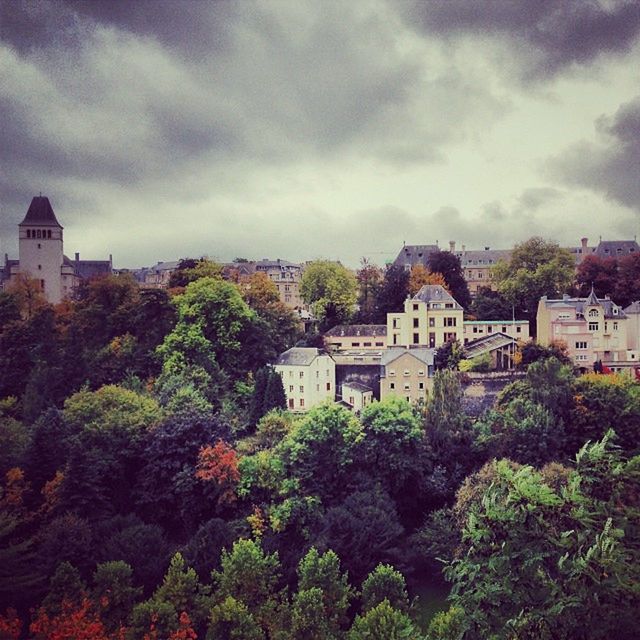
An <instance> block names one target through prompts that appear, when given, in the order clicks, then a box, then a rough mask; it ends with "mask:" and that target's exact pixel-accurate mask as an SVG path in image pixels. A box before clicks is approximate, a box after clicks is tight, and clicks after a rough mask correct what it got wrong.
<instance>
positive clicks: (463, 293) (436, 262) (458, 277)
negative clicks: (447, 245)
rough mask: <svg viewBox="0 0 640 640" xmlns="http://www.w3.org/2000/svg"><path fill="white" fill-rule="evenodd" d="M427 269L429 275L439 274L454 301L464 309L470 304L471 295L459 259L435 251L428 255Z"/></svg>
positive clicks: (453, 255) (447, 252)
mask: <svg viewBox="0 0 640 640" xmlns="http://www.w3.org/2000/svg"><path fill="white" fill-rule="evenodd" d="M427 267H428V269H429V271H431V273H440V274H442V277H443V278H444V281H445V282H446V284H447V286H446V288H447V290H448V291H449V293H450V294H451V295H452V296H453V298H454V300H455V301H456V302H457V303H458V304H460V305H462V306H463V307H464V308H465V309H468V308H469V305H470V304H471V295H470V294H469V288H468V287H467V281H466V280H465V279H464V273H463V271H462V264H461V263H460V258H458V256H456V255H455V254H454V253H451V252H449V251H435V252H433V253H431V254H429V258H428V260H427Z"/></svg>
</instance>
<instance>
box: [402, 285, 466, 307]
mask: <svg viewBox="0 0 640 640" xmlns="http://www.w3.org/2000/svg"><path fill="white" fill-rule="evenodd" d="M411 299H412V300H419V301H421V302H426V303H430V302H452V303H453V304H454V308H455V309H462V307H461V306H460V305H459V304H458V303H457V302H456V301H455V299H454V298H453V296H452V295H451V294H450V293H449V292H448V291H447V290H446V289H445V288H444V287H443V286H442V285H439V284H425V285H423V286H422V288H421V289H420V291H418V293H416V295H415V296H413V298H411Z"/></svg>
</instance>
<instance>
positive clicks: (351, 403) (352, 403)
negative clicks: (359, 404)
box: [349, 396, 355, 407]
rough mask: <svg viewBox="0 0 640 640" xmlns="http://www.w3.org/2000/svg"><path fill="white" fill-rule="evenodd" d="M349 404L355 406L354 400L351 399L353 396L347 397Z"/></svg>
mask: <svg viewBox="0 0 640 640" xmlns="http://www.w3.org/2000/svg"><path fill="white" fill-rule="evenodd" d="M349 404H350V405H351V406H352V407H353V405H354V404H355V400H354V398H353V396H349Z"/></svg>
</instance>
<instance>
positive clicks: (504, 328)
mask: <svg viewBox="0 0 640 640" xmlns="http://www.w3.org/2000/svg"><path fill="white" fill-rule="evenodd" d="M502 333H507V327H506V326H505V325H502Z"/></svg>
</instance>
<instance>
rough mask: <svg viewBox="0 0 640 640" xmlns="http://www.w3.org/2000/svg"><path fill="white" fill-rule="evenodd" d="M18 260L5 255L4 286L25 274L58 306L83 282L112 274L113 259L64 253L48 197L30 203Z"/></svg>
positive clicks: (20, 233)
mask: <svg viewBox="0 0 640 640" xmlns="http://www.w3.org/2000/svg"><path fill="white" fill-rule="evenodd" d="M18 252H19V254H18V255H19V259H18V260H9V259H8V257H7V256H5V268H4V270H3V271H4V284H5V285H6V284H7V282H10V281H11V279H14V278H16V277H17V275H18V274H25V275H28V276H30V277H31V278H35V279H36V280H38V281H39V283H40V287H41V289H42V291H43V292H44V295H45V296H46V298H47V300H48V301H49V302H50V303H52V304H57V303H58V302H60V301H61V300H63V299H64V298H66V297H68V296H70V295H72V293H73V291H74V290H75V289H76V288H77V287H78V285H79V284H80V282H82V280H88V279H90V278H94V277H97V276H103V275H108V274H111V273H112V271H113V265H112V259H111V256H109V260H80V254H79V253H76V254H75V260H70V259H69V258H68V257H67V256H65V255H64V252H63V227H62V225H61V224H60V223H59V222H58V219H57V218H56V215H55V213H54V211H53V207H52V206H51V203H50V202H49V198H47V197H46V196H36V197H34V198H33V199H32V200H31V204H30V205H29V209H28V210H27V214H26V215H25V217H24V220H23V221H22V222H21V223H20V224H19V225H18Z"/></svg>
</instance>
